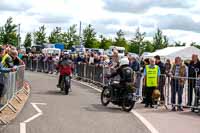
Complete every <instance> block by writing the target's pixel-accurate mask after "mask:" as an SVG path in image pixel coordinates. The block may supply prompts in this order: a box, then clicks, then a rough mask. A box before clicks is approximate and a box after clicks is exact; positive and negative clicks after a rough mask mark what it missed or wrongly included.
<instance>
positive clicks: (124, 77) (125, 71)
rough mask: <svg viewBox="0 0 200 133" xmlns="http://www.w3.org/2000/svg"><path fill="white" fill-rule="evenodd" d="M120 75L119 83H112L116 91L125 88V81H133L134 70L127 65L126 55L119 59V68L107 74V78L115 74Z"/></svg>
mask: <svg viewBox="0 0 200 133" xmlns="http://www.w3.org/2000/svg"><path fill="white" fill-rule="evenodd" d="M117 75H119V76H120V82H119V84H112V85H111V86H112V88H115V89H118V92H119V90H120V89H122V88H125V87H126V86H127V83H133V75H134V72H133V70H132V68H131V67H130V66H129V60H128V58H127V57H124V58H122V59H121V60H120V61H119V68H118V69H117V70H116V72H113V73H112V74H111V75H108V76H107V77H108V78H113V77H115V76H117Z"/></svg>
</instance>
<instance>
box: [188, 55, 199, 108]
mask: <svg viewBox="0 0 200 133" xmlns="http://www.w3.org/2000/svg"><path fill="white" fill-rule="evenodd" d="M198 75H200V61H199V58H198V55H196V54H193V55H192V61H191V62H190V63H189V65H188V77H189V79H188V103H187V105H188V106H191V105H192V101H193V91H194V88H195V85H196V80H195V78H197V77H198Z"/></svg>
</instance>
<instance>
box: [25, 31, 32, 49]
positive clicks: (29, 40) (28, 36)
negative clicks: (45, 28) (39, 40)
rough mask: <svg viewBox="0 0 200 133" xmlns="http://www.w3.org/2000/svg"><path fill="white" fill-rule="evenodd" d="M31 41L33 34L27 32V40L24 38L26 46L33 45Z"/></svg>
mask: <svg viewBox="0 0 200 133" xmlns="http://www.w3.org/2000/svg"><path fill="white" fill-rule="evenodd" d="M31 43H32V36H31V33H27V34H26V37H25V40H24V47H26V48H27V47H31Z"/></svg>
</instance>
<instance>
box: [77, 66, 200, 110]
mask: <svg viewBox="0 0 200 133" xmlns="http://www.w3.org/2000/svg"><path fill="white" fill-rule="evenodd" d="M112 71H114V69H112V68H109V67H105V66H99V65H88V64H81V63H80V64H77V65H76V66H75V72H76V73H75V75H76V76H77V77H79V78H81V79H83V80H85V81H89V82H94V83H97V84H100V85H102V86H104V85H106V84H107V80H106V78H105V75H106V74H109V73H112ZM143 79H144V75H143V73H135V74H134V83H133V84H134V87H135V88H136V94H137V95H138V96H139V97H143V98H145V90H146V88H145V84H144V80H143ZM114 80H119V77H116V78H115V79H114ZM157 88H158V89H159V90H160V92H161V96H160V103H162V104H163V105H165V106H166V107H168V105H174V106H184V107H189V108H192V109H199V110H200V77H195V78H193V77H176V76H169V75H168V76H167V75H161V76H160V77H159V85H158V87H157Z"/></svg>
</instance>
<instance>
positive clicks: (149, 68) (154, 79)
mask: <svg viewBox="0 0 200 133" xmlns="http://www.w3.org/2000/svg"><path fill="white" fill-rule="evenodd" d="M149 62H150V64H149V65H146V66H145V69H144V83H145V90H146V100H145V108H147V107H149V106H150V107H151V108H153V99H152V94H153V91H154V90H155V89H157V87H158V83H159V77H160V68H159V66H157V65H155V59H154V58H150V59H149Z"/></svg>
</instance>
